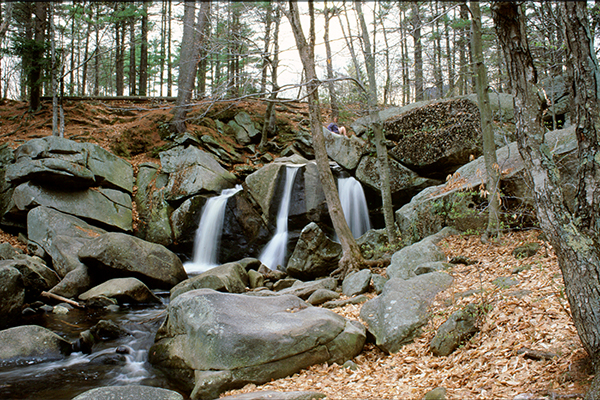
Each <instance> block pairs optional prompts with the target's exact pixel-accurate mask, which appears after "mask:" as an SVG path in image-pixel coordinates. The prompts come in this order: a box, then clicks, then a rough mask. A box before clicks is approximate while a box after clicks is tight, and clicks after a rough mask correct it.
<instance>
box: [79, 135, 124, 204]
mask: <svg viewBox="0 0 600 400" xmlns="http://www.w3.org/2000/svg"><path fill="white" fill-rule="evenodd" d="M81 146H82V147H84V148H85V149H87V151H88V158H87V167H88V168H89V169H90V171H92V173H93V174H94V177H95V178H96V182H97V184H98V185H100V186H103V187H107V188H113V189H118V190H121V191H124V192H127V193H129V194H131V193H132V192H133V166H132V165H131V164H130V163H128V162H127V161H125V160H123V159H122V158H119V157H117V156H115V155H114V154H113V153H111V152H109V151H106V150H105V149H103V148H102V147H100V146H98V145H95V144H93V143H89V142H84V143H81Z"/></svg>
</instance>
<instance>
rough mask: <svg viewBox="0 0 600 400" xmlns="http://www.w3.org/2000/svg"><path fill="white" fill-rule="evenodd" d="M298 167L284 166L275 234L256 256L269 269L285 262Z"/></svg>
mask: <svg viewBox="0 0 600 400" xmlns="http://www.w3.org/2000/svg"><path fill="white" fill-rule="evenodd" d="M299 167H301V165H288V166H287V167H286V171H285V186H284V190H283V197H282V198H281V203H280V204H279V211H278V212H277V225H276V228H275V235H274V236H273V237H272V238H271V240H270V241H269V243H267V245H266V246H265V248H264V249H263V251H262V253H261V254H260V256H259V257H258V258H259V260H260V261H261V262H262V263H263V264H264V265H266V266H267V267H269V268H270V269H276V268H277V266H278V265H283V264H284V262H285V256H286V249H287V241H288V217H289V214H290V202H291V198H292V189H293V187H294V180H295V179H296V172H298V169H299Z"/></svg>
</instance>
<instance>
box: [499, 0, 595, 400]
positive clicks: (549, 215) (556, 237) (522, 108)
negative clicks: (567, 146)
mask: <svg viewBox="0 0 600 400" xmlns="http://www.w3.org/2000/svg"><path fill="white" fill-rule="evenodd" d="M560 7H561V9H562V10H563V12H562V18H563V23H564V30H565V38H566V41H567V48H568V53H569V54H570V58H571V62H570V63H569V65H570V66H569V69H570V71H571V74H573V76H574V82H573V85H572V90H573V91H574V96H573V102H574V106H575V114H576V135H577V139H578V152H579V154H578V157H579V165H580V167H579V171H578V178H579V182H578V191H577V196H576V202H575V206H574V210H573V211H572V212H571V211H570V210H569V209H568V208H567V207H566V205H565V202H564V200H565V199H564V195H563V192H562V186H561V182H560V176H559V173H558V168H557V166H556V164H555V163H554V160H553V159H552V153H551V151H550V148H549V145H548V144H546V143H544V129H543V126H542V112H541V100H540V98H539V95H538V91H537V90H536V83H537V71H536V69H535V67H534V65H533V60H532V58H531V54H530V51H529V47H528V43H527V38H526V36H525V23H524V20H525V16H524V12H523V10H522V9H521V8H520V6H519V5H517V4H515V3H510V2H501V3H494V4H493V6H492V10H493V19H494V22H495V25H496V32H497V34H498V38H499V41H500V43H501V45H502V49H503V52H504V57H505V60H506V64H507V67H508V73H509V77H510V83H511V87H512V88H513V92H514V94H515V95H516V96H515V120H516V127H517V130H516V134H517V144H518V147H519V152H520V153H521V157H522V158H523V161H524V163H525V167H526V168H525V170H526V171H527V173H528V176H529V180H530V183H531V184H532V187H533V194H534V200H535V203H536V208H537V215H538V220H539V223H540V226H541V227H542V229H543V230H544V232H545V234H546V235H547V237H548V239H549V240H550V243H551V244H552V246H553V248H554V251H555V253H556V255H557V258H558V263H559V266H560V268H561V271H562V274H563V280H564V283H565V292H566V294H567V298H568V300H569V304H570V307H571V315H572V317H573V322H574V324H575V327H576V328H577V332H578V334H579V337H580V338H581V342H582V344H583V346H584V348H585V349H586V351H587V352H588V353H589V355H590V358H591V360H592V362H593V363H594V366H595V367H596V371H597V372H598V366H599V364H600V233H599V232H600V218H599V217H598V216H599V215H600V213H599V212H600V209H599V208H600V161H599V160H600V152H599V146H600V145H599V143H598V111H599V105H598V97H599V93H600V89H599V83H600V72H599V67H598V62H597V60H596V57H595V54H594V51H593V45H592V44H593V40H592V37H591V34H590V32H589V22H588V20H587V14H586V3H585V2H572V3H571V2H564V3H560ZM598 380H599V375H598V374H596V378H595V379H594V382H593V384H592V388H591V390H590V393H588V398H597V394H598V393H597V390H595V389H594V388H596V389H597V388H598V387H600V385H599V383H600V382H598Z"/></svg>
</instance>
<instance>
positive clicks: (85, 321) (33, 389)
mask: <svg viewBox="0 0 600 400" xmlns="http://www.w3.org/2000/svg"><path fill="white" fill-rule="evenodd" d="M164 316H165V306H164V305H160V306H149V307H140V306H135V307H134V306H131V307H130V306H122V307H121V308H120V310H119V311H117V312H110V311H107V310H89V309H86V310H77V309H76V310H71V311H70V312H69V313H68V314H65V315H56V314H38V315H34V316H31V317H28V318H27V319H26V320H25V321H24V323H25V324H28V325H30V324H34V325H40V326H44V327H46V328H48V329H50V330H52V331H53V332H55V333H57V334H58V335H60V336H62V337H64V338H65V339H67V340H69V341H71V342H73V341H74V340H76V339H77V338H78V337H79V334H80V333H81V332H82V331H84V330H86V329H89V328H91V327H92V326H94V325H95V324H96V323H97V322H98V321H100V320H102V319H108V320H112V321H114V322H115V323H117V324H118V325H119V326H121V327H123V328H125V329H127V330H128V331H129V332H131V335H128V336H125V337H122V338H119V339H116V340H111V341H106V342H101V343H97V344H95V345H94V347H93V349H92V353H91V354H87V355H86V354H82V353H73V354H71V355H70V356H69V357H67V358H65V359H63V360H59V361H51V362H44V363H37V364H31V365H20V366H6V367H0V399H3V400H8V399H36V400H39V399H47V400H63V399H65V400H67V399H68V400H70V399H72V398H73V397H75V396H77V395H78V394H80V393H83V392H85V391H86V390H89V389H93V388H96V387H99V386H118V385H132V384H133V385H135V384H139V385H148V386H156V387H163V388H166V389H173V390H176V389H175V388H174V387H172V386H171V385H170V383H169V382H168V380H167V379H166V378H165V377H164V376H163V374H162V373H161V372H160V371H159V370H157V369H155V368H153V367H152V365H150V364H149V363H148V361H147V351H148V349H149V348H150V346H151V345H152V343H153V341H154V336H155V334H156V331H157V329H158V327H159V326H160V324H161V323H162V321H163V320H164ZM117 348H120V350H122V349H123V348H125V349H126V350H127V351H128V353H129V354H118V353H117Z"/></svg>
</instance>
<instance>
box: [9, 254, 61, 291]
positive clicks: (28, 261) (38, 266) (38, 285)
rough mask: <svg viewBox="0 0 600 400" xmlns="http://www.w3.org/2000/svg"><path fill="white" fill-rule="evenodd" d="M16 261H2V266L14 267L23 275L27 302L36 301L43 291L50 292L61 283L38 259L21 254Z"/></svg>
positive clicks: (54, 273)
mask: <svg viewBox="0 0 600 400" xmlns="http://www.w3.org/2000/svg"><path fill="white" fill-rule="evenodd" d="M18 257H19V258H17V259H14V260H2V261H0V266H7V267H13V268H15V269H16V270H18V271H19V272H20V273H21V276H22V277H23V285H24V286H25V296H26V300H27V301H30V302H31V301H34V300H35V299H36V298H37V297H38V296H39V294H40V293H41V292H42V291H45V290H50V289H51V288H52V287H54V286H55V285H56V284H58V282H59V281H60V278H59V277H58V275H57V274H56V272H54V271H53V270H52V269H50V268H48V267H47V266H46V264H45V263H44V262H43V261H42V260H41V259H39V258H38V257H30V256H27V255H24V254H20V255H19V256H18Z"/></svg>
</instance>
